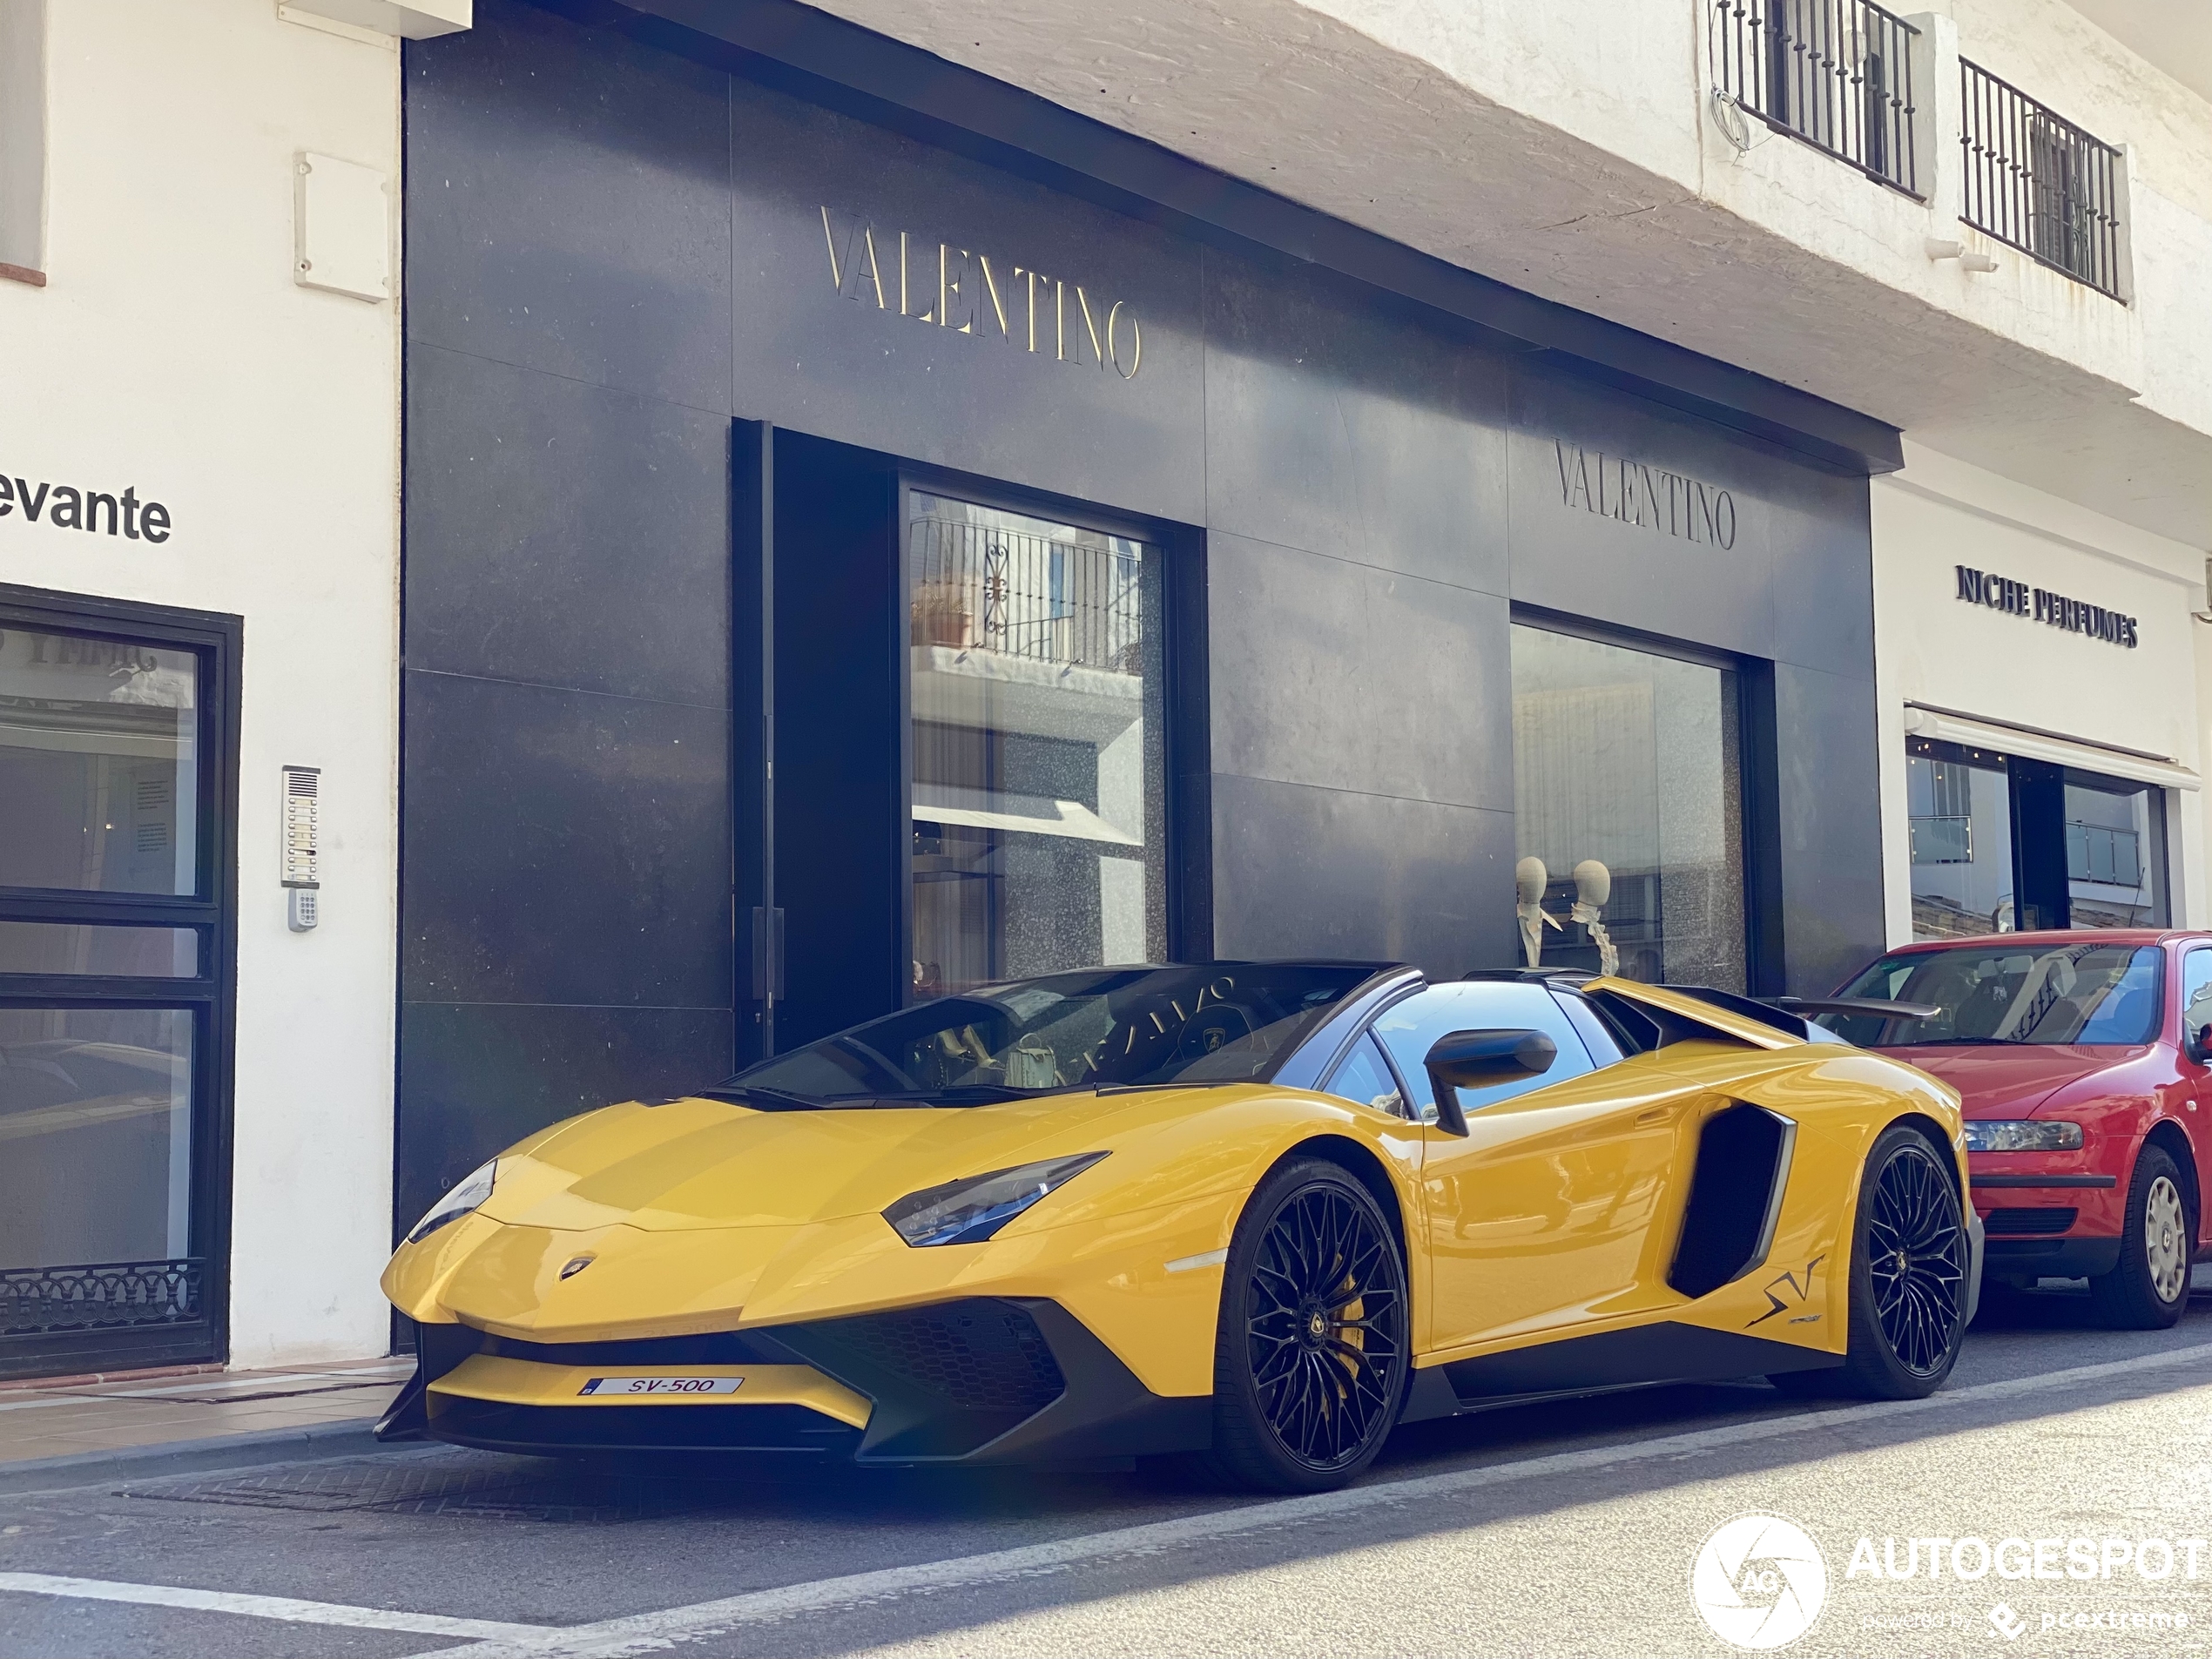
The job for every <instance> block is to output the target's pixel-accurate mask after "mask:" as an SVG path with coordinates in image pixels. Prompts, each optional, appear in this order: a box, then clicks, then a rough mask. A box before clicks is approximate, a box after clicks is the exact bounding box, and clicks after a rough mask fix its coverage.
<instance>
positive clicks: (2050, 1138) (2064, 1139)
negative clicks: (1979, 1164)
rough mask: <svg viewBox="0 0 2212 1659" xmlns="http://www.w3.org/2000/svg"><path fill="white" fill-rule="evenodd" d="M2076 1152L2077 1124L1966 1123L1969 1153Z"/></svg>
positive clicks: (1973, 1120)
mask: <svg viewBox="0 0 2212 1659" xmlns="http://www.w3.org/2000/svg"><path fill="white" fill-rule="evenodd" d="M2080 1148H2081V1125H2080V1124H2079V1123H2047V1122H2045V1121H2044V1120H2042V1119H2040V1118H2015V1119H2006V1118H1993V1117H1980V1118H1976V1117H1970V1118H1968V1119H1967V1120H1966V1150H1968V1151H1969V1152H2075V1151H2079V1150H2080Z"/></svg>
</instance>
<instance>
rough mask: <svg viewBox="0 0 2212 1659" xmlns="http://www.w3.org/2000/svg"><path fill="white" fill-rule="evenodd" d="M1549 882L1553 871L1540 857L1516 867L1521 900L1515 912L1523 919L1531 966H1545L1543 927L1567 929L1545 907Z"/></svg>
mask: <svg viewBox="0 0 2212 1659" xmlns="http://www.w3.org/2000/svg"><path fill="white" fill-rule="evenodd" d="M1550 882H1551V872H1550V871H1548V870H1547V869H1545V868H1544V861H1543V860H1541V859H1539V858H1526V859H1523V860H1521V862H1520V863H1518V864H1516V865H1514V867H1513V885H1514V896H1515V897H1516V898H1518V899H1519V900H1520V902H1519V903H1518V904H1516V905H1514V914H1515V915H1516V916H1519V917H1520V918H1521V954H1522V955H1523V956H1525V957H1526V958H1527V961H1528V966H1529V967H1531V968H1541V967H1542V966H1543V965H1544V963H1543V956H1544V928H1545V927H1547V926H1549V927H1554V928H1556V929H1557V930H1558V931H1560V932H1561V933H1564V932H1565V931H1566V929H1565V928H1564V927H1561V925H1560V920H1559V918H1558V917H1557V916H1554V914H1552V913H1551V912H1550V911H1548V910H1547V909H1545V908H1544V889H1545V887H1548V885H1549V884H1550Z"/></svg>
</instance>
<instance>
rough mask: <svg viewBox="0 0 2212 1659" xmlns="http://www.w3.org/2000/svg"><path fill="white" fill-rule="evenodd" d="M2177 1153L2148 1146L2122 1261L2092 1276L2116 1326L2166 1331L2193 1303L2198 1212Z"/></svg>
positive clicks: (2101, 1313)
mask: <svg viewBox="0 0 2212 1659" xmlns="http://www.w3.org/2000/svg"><path fill="white" fill-rule="evenodd" d="M2195 1238H2196V1217H2195V1213H2194V1212H2193V1206H2192V1205H2191V1204H2190V1203H2189V1200H2188V1185H2187V1184H2185V1183H2184V1182H2183V1181H2182V1171H2181V1170H2180V1169H2179V1168H2178V1167H2177V1166H2176V1165H2175V1163H2174V1159H2173V1156H2172V1155H2171V1154H2170V1153H2168V1151H2167V1150H2166V1149H2165V1148H2164V1147H2161V1146H2146V1147H2145V1148H2143V1150H2142V1151H2141V1153H2140V1154H2138V1155H2137V1157H2136V1158H2135V1173H2134V1177H2132V1178H2131V1179H2130V1180H2129V1181H2128V1218H2127V1220H2126V1222H2125V1223H2123V1224H2122V1225H2121V1230H2120V1264H2119V1265H2118V1266H2116V1267H2114V1269H2113V1270H2112V1271H2110V1272H2109V1273H2100V1274H2099V1275H2098V1276H2097V1277H2096V1278H2093V1279H2091V1280H2090V1281H2089V1303H2090V1305H2091V1306H2092V1307H2093V1308H2094V1309H2095V1310H2096V1314H2097V1318H2099V1319H2100V1320H2101V1321H2102V1322H2103V1323H2104V1324H2105V1325H2108V1326H2110V1327H2111V1328H2112V1329H2114V1330H2115V1331H2162V1330H2164V1329H2165V1328H2166V1327H2167V1326H2168V1325H2173V1324H2175V1323H2176V1322H2177V1321H2178V1320H2179V1319H2180V1318H2181V1317H2182V1313H2183V1312H2185V1311H2186V1310H2187V1309H2188V1305H2189V1258H2190V1257H2191V1256H2193V1255H2194V1254H2195V1251H2194V1250H2193V1249H2192V1248H2191V1244H2192V1243H2193V1242H2194V1240H2195Z"/></svg>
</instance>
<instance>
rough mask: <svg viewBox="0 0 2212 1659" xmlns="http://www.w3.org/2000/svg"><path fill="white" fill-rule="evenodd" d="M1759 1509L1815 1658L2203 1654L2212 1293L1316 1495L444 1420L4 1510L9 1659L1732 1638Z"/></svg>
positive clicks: (1786, 1609) (1642, 1399)
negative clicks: (631, 1448)
mask: <svg viewBox="0 0 2212 1659" xmlns="http://www.w3.org/2000/svg"><path fill="white" fill-rule="evenodd" d="M2205 1278H2207V1275H2205V1274H2202V1273H2201V1274H2200V1280H2201V1281H2202V1280H2204V1279H2205ZM1745 1514H1767V1515H1770V1516H1778V1517H1783V1518H1784V1519H1786V1520H1787V1521H1790V1522H1792V1523H1794V1524H1795V1525H1796V1526H1797V1527H1799V1528H1801V1529H1802V1530H1803V1532H1804V1534H1806V1535H1807V1536H1808V1537H1809V1538H1810V1540H1811V1544H1810V1546H1807V1547H1804V1548H1800V1547H1799V1546H1797V1544H1795V1543H1794V1542H1792V1541H1791V1538H1790V1536H1789V1534H1786V1533H1783V1532H1779V1531H1777V1529H1775V1528H1774V1527H1771V1526H1770V1525H1764V1524H1762V1523H1756V1522H1755V1523H1753V1524H1752V1526H1751V1527H1750V1530H1749V1532H1748V1533H1747V1532H1746V1531H1745V1530H1744V1529H1743V1528H1732V1529H1730V1530H1729V1531H1727V1532H1725V1533H1723V1534H1722V1535H1721V1537H1720V1538H1719V1539H1718V1540H1717V1541H1716V1542H1715V1543H1714V1544H1713V1545H1712V1546H1711V1548H1710V1550H1708V1551H1707V1554H1708V1557H1709V1561H1708V1565H1709V1568H1710V1571H1709V1574H1708V1575H1707V1576H1706V1577H1705V1578H1703V1579H1700V1580H1698V1581H1696V1584H1697V1587H1698V1588H1702V1590H1703V1593H1704V1595H1705V1599H1706V1601H1707V1602H1708V1603H1709V1604H1710V1605H1713V1606H1715V1607H1716V1608H1717V1611H1716V1613H1715V1615H1714V1616H1715V1617H1716V1618H1717V1619H1719V1620H1720V1621H1721V1622H1722V1623H1723V1625H1726V1626H1727V1627H1728V1628H1729V1629H1731V1630H1733V1631H1734V1632H1735V1634H1736V1635H1738V1636H1740V1637H1744V1638H1746V1639H1749V1640H1757V1641H1764V1640H1766V1639H1768V1638H1772V1637H1778V1636H1781V1635H1788V1634H1790V1633H1791V1632H1792V1631H1797V1630H1799V1629H1802V1634H1801V1635H1797V1639H1796V1640H1795V1641H1794V1642H1792V1643H1791V1645H1790V1646H1789V1649H1788V1650H1789V1651H1790V1652H1791V1654H1793V1655H1795V1654H1806V1655H1813V1654H1823V1655H1824V1654H1881V1655H1912V1654H1954V1653H1971V1654H1986V1653H1996V1652H2016V1653H2019V1654H2021V1655H2034V1656H2046V1655H2056V1654H2076V1653H2079V1654H2096V1655H2132V1654H2139V1653H2158V1654H2171V1655H2182V1654H2191V1653H2196V1652H2200V1651H2203V1650H2205V1649H2207V1648H2208V1647H2212V1293H2208V1291H2206V1290H2204V1289H2200V1291H2199V1292H2198V1295H2197V1297H2196V1299H2195V1305H2193V1307H2192V1309H2191V1311H2190V1313H2189V1315H2188V1317H2187V1318H2184V1319H2183V1320H2182V1324H2181V1325H2179V1326H2178V1327H2177V1328H2176V1329H2175V1330H2173V1331H2170V1332H2157V1333H2141V1332H2107V1331H2101V1330H2099V1329H2096V1328H2095V1327H2094V1325H2092V1323H2091V1321H2090V1319H2089V1318H2088V1312H2087V1306H2086V1301H2085V1298H2082V1297H2081V1296H2080V1295H2079V1294H2078V1293H2075V1294H2068V1293H2066V1292H2062V1291H2046V1292H2043V1293H2041V1294H2040V1295H2039V1297H2038V1298H2036V1299H2035V1300H2034V1302H2033V1304H2032V1305H2030V1306H2028V1307H2027V1309H2025V1310H2023V1311H2018V1312H2012V1313H2008V1314H2007V1315H2006V1316H2004V1317H2003V1318H1999V1319H1993V1320H1989V1321H1986V1322H1985V1324H1984V1325H1981V1326H1978V1327H1977V1329H1976V1331H1975V1332H1974V1333H1973V1337H1972V1339H1970V1341H1969V1344H1968V1346H1967V1350H1966V1355H1965V1358H1964V1359H1962V1361H1961V1363H1960V1365H1959V1369H1958V1371H1957V1372H1956V1373H1955V1375H1954V1376H1953V1379H1952V1382H1951V1384H1950V1385H1949V1386H1948V1387H1947V1388H1946V1390H1945V1391H1944V1392H1943V1393H1940V1394H1938V1395H1937V1396H1935V1397H1934V1398H1933V1399H1930V1400H1927V1401H1923V1402H1916V1403H1912V1404H1909V1405H1905V1406H1898V1405H1874V1406H1867V1405H1855V1406H1838V1405H1835V1404H1826V1405H1821V1406H1801V1405H1797V1404H1795V1403H1793V1402H1791V1401H1787V1400H1784V1399H1782V1398H1781V1397H1779V1396H1778V1395H1777V1394H1776V1393H1774V1392H1773V1391H1772V1390H1771V1389H1770V1388H1768V1387H1766V1386H1764V1385H1763V1384H1750V1383H1747V1384H1742V1385H1733V1386H1720V1387H1696V1388H1691V1387H1679V1388H1669V1389H1659V1390H1649V1391H1643V1392H1639V1393H1623V1394H1615V1395H1610V1396H1605V1397H1602V1398H1598V1399H1584V1400H1579V1401H1572V1402H1561V1403H1554V1404H1551V1405H1546V1406H1523V1407H1519V1408H1514V1409H1511V1410H1501V1411H1497V1412H1493V1413H1487V1414H1484V1415H1480V1416H1476V1417H1471V1418H1461V1419H1459V1420H1454V1421H1451V1422H1447V1423H1438V1424H1425V1425H1420V1426H1417V1427H1414V1428H1412V1429H1407V1430H1405V1431H1401V1433H1399V1436H1398V1437H1397V1439H1396V1440H1394V1441H1393V1444H1392V1445H1391V1447H1389V1449H1388V1450H1387V1452H1386V1454H1385V1456H1384V1458H1383V1459H1382V1460H1381V1461H1380V1462H1379V1464H1378V1465H1377V1467H1375V1469H1374V1470H1373V1471H1372V1473H1371V1474H1369V1475H1368V1477H1367V1478H1366V1480H1364V1481H1362V1482H1361V1483H1360V1484H1359V1486H1358V1487H1354V1488H1352V1490H1350V1491H1349V1492H1345V1493H1340V1494H1329V1495H1325V1496H1323V1497H1320V1498H1313V1499H1295V1500H1287V1501H1252V1500H1250V1499H1242V1498H1231V1497H1227V1496H1224V1494H1220V1493H1218V1492H1216V1491H1211V1490H1209V1489H1208V1488H1207V1487H1204V1485H1202V1484H1200V1483H1199V1482H1197V1480H1194V1479H1192V1478H1191V1477H1190V1476H1189V1475H1188V1474H1184V1473H1183V1472H1181V1471H1179V1470H1177V1469H1174V1468H1171V1467H1169V1468H1159V1469H1154V1468H1150V1467H1147V1468H1143V1469H1140V1470H1139V1471H1138V1472H1137V1473H1136V1474H1121V1475H1082V1476H1076V1475H1065V1474H1062V1475H1035V1474H991V1475H982V1474H970V1475H957V1474H936V1473H933V1474H912V1473H905V1474H886V1473H878V1472H871V1473H867V1474H861V1473H858V1472H855V1471H853V1470H850V1469H844V1470H821V1469H812V1468H808V1469H799V1468H792V1467H779V1468H777V1467H771V1468H765V1469H764V1468H760V1467H751V1466H748V1467H742V1468H729V1467H723V1468H700V1467H685V1468H680V1469H660V1470H654V1471H650V1472H643V1473H632V1474H622V1475H613V1474H599V1475H589V1474H586V1475H579V1474H573V1473H570V1472H566V1471H564V1470H563V1469H562V1468H560V1467H558V1466H552V1465H546V1464H540V1463H536V1462H534V1461H531V1460H523V1459H516V1458H506V1457H499V1456H495V1455H491V1454H489V1453H469V1452H462V1451H459V1450H455V1449H451V1448H443V1447H424V1448H410V1449H408V1450H405V1451H402V1452H398V1453H384V1454H381V1455H379V1456H376V1457H373V1458H365V1459H358V1460H343V1461H335V1462H320V1463H300V1464H293V1465H287V1466H283V1467H273V1468H263V1469H259V1470H255V1471H253V1472H250V1473H246V1474H231V1475H219V1476H199V1477H191V1478H182V1479H171V1480H152V1481H147V1482H145V1483H143V1484H137V1485H120V1486H118V1485H116V1484H114V1483H110V1484H107V1485H105V1486H100V1487H88V1488H83V1489H79V1490H76V1491H70V1492H60V1493H51V1494H43V1495H34V1496H23V1497H14V1498H0V1656H5V1659H16V1656H25V1659H30V1656H36V1659H49V1656H63V1655H67V1656H105V1655H125V1654H129V1655H134V1656H135V1655H146V1656H157V1659H165V1656H201V1655H206V1656H260V1655H281V1656H299V1655H324V1654H327V1655H356V1654H357V1655H364V1656H384V1655H393V1656H397V1655H412V1654H431V1653H437V1654H446V1653H451V1654H456V1655H457V1654H468V1655H469V1656H471V1659H503V1656H509V1655H513V1656H523V1655H543V1656H586V1655H617V1654H637V1653H660V1652H667V1653H672V1654H675V1655H677V1656H698V1659H711V1656H727V1655H830V1654H868V1655H879V1654H880V1655H1000V1654H1008V1655H1040V1654H1042V1655H1061V1654H1066V1655H1082V1656H1089V1655H1121V1654H1129V1655H1182V1654H1190V1655H1194V1656H1195V1655H1204V1656H1221V1655H1240V1654H1255V1655H1271V1654H1308V1653H1312V1654H1331V1655H1336V1654H1359V1655H1366V1654H1378V1655H1379V1654H1437V1653H1464V1654H1482V1655H1489V1654H1497V1655H1524V1654H1526V1655H1537V1654H1542V1655H1549V1654H1561V1655H1599V1656H1605V1655H1614V1654H1620V1655H1624V1656H1625V1655H1643V1654H1654V1653H1656V1654H1728V1653H1733V1652H1737V1651H1740V1650H1741V1649H1738V1648H1736V1647H1732V1646H1730V1644H1729V1642H1726V1641H1724V1640H1723V1638H1722V1636H1721V1635H1718V1634H1716V1630H1715V1629H1714V1628H1713V1626H1712V1625H1710V1623H1709V1622H1708V1621H1707V1619H1706V1618H1705V1616H1704V1615H1703V1614H1701V1612H1700V1610H1699V1608H1698V1605H1697V1603H1696V1601H1695V1600H1694V1599H1693V1566H1694V1564H1695V1563H1696V1562H1697V1561H1698V1560H1699V1557H1700V1554H1701V1549H1704V1548H1705V1547H1706V1546H1707V1541H1708V1540H1709V1538H1711V1537H1712V1535H1713V1534H1715V1533H1716V1529H1719V1528H1722V1527H1723V1525H1724V1523H1727V1522H1729V1521H1732V1520H1734V1519H1735V1518H1737V1517H1739V1516H1743V1515H1745ZM1862 1538H1864V1539H1865V1540H1867V1542H1866V1543H1865V1545H1864V1546H1863V1547H1862V1546H1861V1544H1860V1542H1859V1541H1860V1540H1861V1539H1862ZM1754 1539H1756V1541H1754ZM1931 1539H1939V1540H1942V1541H1943V1542H1942V1543H1941V1544H1940V1545H1932V1544H1930V1543H1927V1542H1925V1541H1926V1540H1931ZM1914 1540H1919V1541H1922V1542H1919V1543H1915V1542H1913V1541H1914ZM2012 1540H2017V1541H2019V1542H2017V1543H2008V1542H2007V1541H2012ZM2077 1540H2078V1541H2079V1542H2076V1541H2077ZM1885 1541H1889V1542H1888V1544H1887V1545H1886V1548H1887V1554H1886V1555H1885ZM2038 1541H2042V1542H2041V1543H2040V1546H2039V1542H2038ZM2192 1541H2195V1542H2192ZM2039 1548H2040V1555H2039V1554H2038V1551H2039ZM1747 1551H1748V1554H1747ZM1978 1552H1979V1553H1978ZM2069 1552H2072V1553H2071V1554H2070V1553H2069ZM1812 1555H1817V1556H1818V1557H1819V1558H1821V1564H1820V1565H1819V1566H1818V1567H1816V1566H1814V1565H1813V1564H1811V1561H1810V1560H1809V1559H1801V1557H1810V1556H1812ZM1932 1561H1933V1562H1934V1564H1933V1565H1932V1564H1931V1563H1932ZM1892 1565H1894V1567H1895V1568H1898V1569H1900V1570H1902V1569H1904V1568H1908V1567H1909V1568H1912V1569H1914V1570H1913V1572H1912V1576H1911V1577H1909V1578H1898V1577H1892V1576H1890V1571H1889V1569H1890V1567H1891V1566H1892ZM2039 1566H2040V1568H2041V1571H2040V1575H2039V1574H2038V1572H2037V1568H2038V1567H2039ZM1977 1568H1979V1572H1977V1570H1976V1569H1977ZM2069 1568H2072V1570H2073V1571H2074V1573H2075V1574H2077V1575H2079V1574H2081V1573H2082V1572H2083V1571H2084V1569H2085V1568H2086V1571H2087V1576H2068V1570H2069ZM2192 1568H2193V1569H2194V1572H2193V1573H2192V1570H2191V1569H2192ZM1961 1574H1966V1575H1968V1576H1966V1577H1964V1578H1962V1577H1961V1576H1960V1575H1961ZM2146 1574H2148V1576H2146ZM1816 1578H1817V1579H1818V1580H1819V1582H1818V1583H1817V1585H1816V1584H1815V1583H1814V1580H1815V1579H1816ZM1808 1619H1809V1622H1808ZM2007 1631H2009V1632H2012V1634H2010V1635H2008V1634H2006V1632H2007Z"/></svg>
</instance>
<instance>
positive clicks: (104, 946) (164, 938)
mask: <svg viewBox="0 0 2212 1659" xmlns="http://www.w3.org/2000/svg"><path fill="white" fill-rule="evenodd" d="M0 974H112V975H115V976H118V977H121V978H151V979H191V978H193V977H194V976H195V975H197V974H199V934H198V932H197V931H195V930H194V929H192V928H190V927H105V926H99V925H93V924H78V923H75V922H61V921H0Z"/></svg>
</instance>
